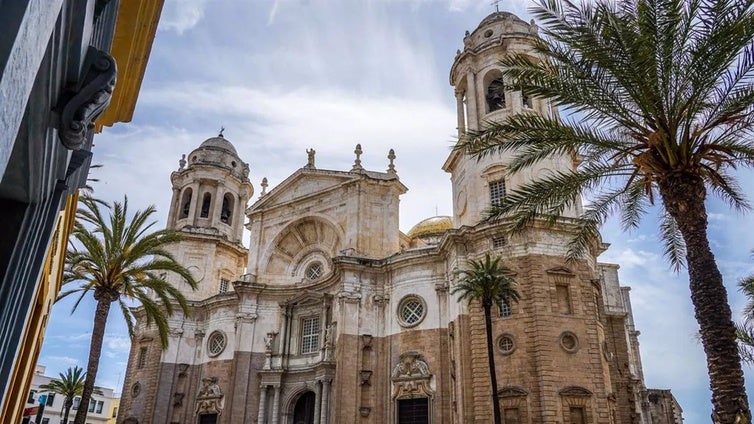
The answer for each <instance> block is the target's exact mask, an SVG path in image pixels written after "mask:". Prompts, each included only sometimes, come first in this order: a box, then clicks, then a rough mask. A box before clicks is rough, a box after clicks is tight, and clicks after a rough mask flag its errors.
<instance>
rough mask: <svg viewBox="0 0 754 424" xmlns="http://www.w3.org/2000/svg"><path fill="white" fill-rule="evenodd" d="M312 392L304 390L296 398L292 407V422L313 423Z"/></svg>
mask: <svg viewBox="0 0 754 424" xmlns="http://www.w3.org/2000/svg"><path fill="white" fill-rule="evenodd" d="M315 400H316V397H315V396H314V392H306V393H304V394H303V395H301V397H300V398H298V401H296V406H295V407H294V408H293V424H314V401H315Z"/></svg>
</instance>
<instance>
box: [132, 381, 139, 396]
mask: <svg viewBox="0 0 754 424" xmlns="http://www.w3.org/2000/svg"><path fill="white" fill-rule="evenodd" d="M139 393H141V384H139V383H138V382H136V383H134V385H133V386H131V397H136V396H139Z"/></svg>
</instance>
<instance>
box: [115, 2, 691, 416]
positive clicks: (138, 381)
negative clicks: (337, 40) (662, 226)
mask: <svg viewBox="0 0 754 424" xmlns="http://www.w3.org/2000/svg"><path fill="white" fill-rule="evenodd" d="M537 32H538V29H537V27H536V25H534V24H533V23H527V22H524V21H522V20H521V19H519V18H518V17H516V16H515V15H512V14H510V13H506V12H496V13H493V14H491V15H489V16H488V17H486V18H485V19H484V20H482V22H481V23H480V24H479V26H478V27H477V28H476V29H475V30H474V31H471V32H468V33H467V34H466V35H465V37H463V49H462V50H459V51H458V52H457V54H456V57H455V61H454V63H453V66H452V68H451V71H450V84H451V86H453V87H454V90H455V96H456V100H457V125H458V135H459V137H464V136H465V134H466V133H467V131H469V130H479V129H482V128H483V125H484V122H487V121H495V120H501V119H505V118H506V117H507V116H510V115H512V114H517V113H539V114H557V113H558V112H557V110H556V109H555V108H554V107H553V106H552V105H551V104H549V103H548V102H546V101H544V100H542V99H537V98H527V97H526V96H524V95H523V94H522V93H521V92H517V91H515V90H510V89H509V88H508V87H509V85H507V84H506V81H504V80H503V79H502V73H501V72H500V69H499V65H498V62H499V60H500V59H501V58H502V57H504V56H505V55H507V54H510V53H512V52H521V53H530V54H531V43H532V41H533V40H535V38H536V37H537V36H538V35H537ZM440 141H441V140H440ZM398 153H400V149H396V150H393V149H390V150H388V151H384V152H378V153H375V152H374V151H372V150H370V148H369V146H364V147H363V148H362V146H361V145H356V146H355V149H354V162H353V164H344V166H343V169H342V170H328V169H320V168H318V167H317V164H316V152H315V151H314V149H308V150H307V151H306V156H305V157H304V155H303V152H302V161H301V162H302V167H301V168H299V169H297V170H294V171H293V173H292V174H291V175H290V176H289V177H287V178H286V179H285V180H283V181H282V182H280V183H279V184H277V185H275V186H274V187H272V188H271V189H270V188H269V187H270V182H269V181H268V180H267V178H260V176H257V175H254V176H253V178H254V179H256V180H257V181H261V183H260V184H259V187H260V189H259V194H258V197H256V198H255V199H252V195H253V194H254V189H253V187H252V184H251V182H250V179H249V178H250V174H253V169H252V168H251V167H250V165H249V164H247V163H246V162H244V161H243V159H242V156H243V155H239V153H238V151H237V150H236V147H235V146H234V145H233V144H232V143H231V142H230V141H229V140H227V139H225V138H224V137H222V136H218V137H213V138H210V139H208V140H206V141H204V142H203V143H201V145H200V146H199V147H198V148H197V149H195V150H194V151H193V152H191V153H190V154H188V155H187V156H185V157H184V158H182V159H181V160H180V161H179V169H178V170H177V171H175V172H173V174H172V176H171V181H172V182H173V197H172V202H171V209H170V212H169V219H168V226H169V227H170V228H174V229H176V230H179V231H181V232H183V233H184V234H185V236H186V237H185V240H184V241H182V242H181V243H178V244H176V245H175V246H173V252H174V253H175V254H176V256H177V257H179V258H180V259H181V260H182V261H184V263H185V265H186V266H187V267H189V269H191V270H192V272H194V274H195V277H196V278H197V279H198V280H200V288H199V290H198V291H196V292H190V291H186V294H187V296H188V297H189V299H190V300H191V307H192V313H191V314H190V315H189V316H175V317H173V318H172V319H171V321H170V325H171V328H172V331H171V335H170V345H169V347H168V349H167V350H166V351H164V352H163V351H162V350H161V349H160V347H159V338H158V337H157V336H156V335H155V333H154V330H152V329H150V328H147V327H146V326H145V325H144V323H143V322H140V326H139V329H138V330H139V335H138V337H137V338H136V339H135V342H134V343H133V346H132V349H131V357H130V360H129V365H128V371H127V375H126V379H125V386H124V389H123V393H124V395H123V398H122V400H121V409H120V417H119V422H123V421H124V420H125V419H127V418H128V419H132V420H136V421H134V422H140V423H150V422H154V423H202V424H204V423H207V424H209V423H223V424H231V423H233V424H235V423H260V424H262V423H264V424H301V423H304V424H315V423H316V424H336V423H342V424H350V423H375V424H377V423H380V424H382V423H389V424H407V423H411V424H414V423H427V424H429V423H432V424H440V423H448V424H450V423H484V424H487V423H489V422H491V420H492V407H491V406H492V405H491V402H492V396H491V395H492V393H493V391H496V392H497V393H498V396H499V398H500V405H501V410H502V412H503V417H504V420H505V422H506V423H529V424H535V423H563V424H566V423H567V424H586V423H590V424H629V423H631V424H633V423H640V424H661V423H678V422H680V421H678V420H676V419H675V418H674V419H672V420H671V419H666V420H664V421H662V420H660V421H658V420H655V421H652V420H653V418H652V415H651V414H650V413H649V412H648V411H649V408H650V407H651V404H652V402H651V401H650V398H649V397H648V393H650V392H649V391H648V390H647V389H646V388H645V387H644V382H643V375H642V368H641V360H640V355H639V350H638V346H639V345H638V338H637V337H638V332H637V331H636V330H635V329H634V326H633V317H632V310H631V304H630V299H629V297H628V289H627V288H625V287H621V286H620V284H619V282H618V274H617V270H618V266H617V265H612V264H603V263H600V262H599V261H598V259H597V257H598V256H599V255H600V254H601V253H602V252H603V251H604V250H605V249H606V248H607V245H606V244H603V243H602V241H601V240H600V239H595V240H593V243H592V246H593V248H592V250H591V252H590V254H589V255H588V257H586V258H584V259H583V260H580V261H576V262H573V263H566V262H565V259H564V254H565V252H566V249H567V243H568V241H569V238H570V236H571V234H572V232H573V229H574V228H575V224H576V223H577V222H576V221H575V219H576V217H577V216H578V214H579V213H580V212H581V205H580V204H576V205H574V206H573V207H572V208H571V209H569V210H565V211H564V212H563V214H562V216H560V217H559V218H558V220H557V223H556V224H555V226H554V227H549V228H548V227H546V226H544V225H540V224H538V223H535V224H534V225H532V226H531V227H530V228H529V229H528V230H526V231H525V232H524V233H522V234H521V235H517V236H515V237H510V236H508V235H506V234H505V232H504V231H503V229H502V227H501V225H499V224H496V223H484V224H480V223H479V222H480V219H481V217H482V214H483V211H484V210H485V209H486V208H488V207H489V206H490V205H491V204H494V203H495V202H498V201H500V200H501V199H502V198H503V197H504V196H505V195H506V193H507V192H510V190H514V189H516V188H517V187H519V186H520V185H521V184H523V183H524V182H526V181H528V179H530V178H536V177H537V176H539V175H546V173H551V172H557V171H559V170H570V169H574V168H575V167H576V166H577V165H578V158H576V157H574V156H573V155H562V156H561V157H553V158H551V159H549V160H548V161H545V162H543V163H542V164H541V165H539V166H537V167H535V168H534V169H532V170H531V171H530V172H525V173H521V174H519V175H515V176H512V175H509V174H508V172H507V163H508V161H509V159H510V157H509V156H505V155H502V156H501V155H490V156H487V157H485V158H483V159H482V160H477V159H476V158H472V157H469V156H467V155H465V154H464V153H463V152H461V151H452V152H451V153H450V154H449V156H448V158H447V160H446V161H445V163H444V164H443V165H442V168H443V169H444V170H445V171H446V172H448V174H449V175H450V181H451V188H452V193H449V195H450V196H452V199H453V216H438V217H430V218H428V219H425V220H423V221H421V222H420V223H418V224H417V225H415V226H414V227H413V228H412V229H411V230H410V231H409V232H408V233H406V234H404V233H402V232H401V231H400V229H399V226H398V216H399V202H400V197H401V196H402V195H404V194H405V193H406V192H407V190H408V188H407V187H405V186H404V185H403V183H402V182H401V180H400V177H399V173H400V164H401V162H400V155H399V154H398ZM373 154H380V155H385V158H386V159H385V168H384V169H385V170H384V171H375V170H368V169H365V168H364V166H363V165H362V163H361V157H362V155H373ZM438 165H439V164H438ZM244 226H245V228H246V229H248V231H249V234H250V236H249V238H248V240H243V241H242V240H241V238H242V236H243V228H244ZM246 246H248V248H247V247H246ZM486 253H491V254H493V255H499V256H502V257H503V260H504V261H505V263H506V265H508V266H509V267H510V268H511V269H512V270H513V271H514V272H515V279H516V281H517V282H518V288H519V291H520V293H521V301H520V302H519V303H513V304H500V305H497V307H496V308H493V309H494V311H495V316H494V317H493V320H492V331H493V339H494V340H495V347H494V352H495V358H494V359H495V361H496V364H497V373H498V376H497V380H498V384H499V387H490V379H489V371H488V365H487V364H488V361H487V346H486V339H485V329H484V317H483V314H482V310H481V308H480V307H479V305H476V304H472V305H470V306H469V305H467V304H466V303H465V302H464V303H459V302H458V301H457V299H456V298H455V296H452V295H451V294H450V293H451V291H452V289H453V287H454V286H455V285H456V284H457V283H458V276H459V271H460V270H462V269H463V268H464V267H465V266H466V262H467V261H468V260H469V259H478V258H481V257H483V256H484V255H485V254H486ZM170 278H175V277H172V276H171V277H170ZM175 283H178V284H180V282H178V281H175ZM184 289H186V288H185V287H184ZM140 358H145V359H149V360H145V361H140V360H139V359H140ZM653 393H654V392H653ZM657 396H659V395H657V394H655V397H657ZM668 396H669V397H670V398H672V395H668ZM668 396H666V397H668ZM675 406H677V403H676V404H675ZM677 412H678V414H677V415H676V416H677V417H678V419H680V408H678V411H677Z"/></svg>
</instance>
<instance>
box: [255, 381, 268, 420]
mask: <svg viewBox="0 0 754 424" xmlns="http://www.w3.org/2000/svg"><path fill="white" fill-rule="evenodd" d="M265 409H267V385H266V384H263V385H262V386H261V388H260V389H259V414H257V423H258V424H265V412H266V411H265Z"/></svg>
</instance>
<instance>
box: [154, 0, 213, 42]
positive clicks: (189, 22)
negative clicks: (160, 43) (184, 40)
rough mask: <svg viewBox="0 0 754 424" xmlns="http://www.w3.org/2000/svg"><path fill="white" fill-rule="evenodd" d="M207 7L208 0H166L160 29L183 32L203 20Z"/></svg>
mask: <svg viewBox="0 0 754 424" xmlns="http://www.w3.org/2000/svg"><path fill="white" fill-rule="evenodd" d="M206 7H207V0H166V1H165V5H164V6H163V9H162V15H161V16H160V24H159V29H160V30H162V31H175V32H176V33H178V34H183V32H184V31H187V30H189V29H191V28H193V27H195V26H196V25H197V24H198V23H199V21H201V20H202V18H203V17H204V9H205V8H206Z"/></svg>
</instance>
